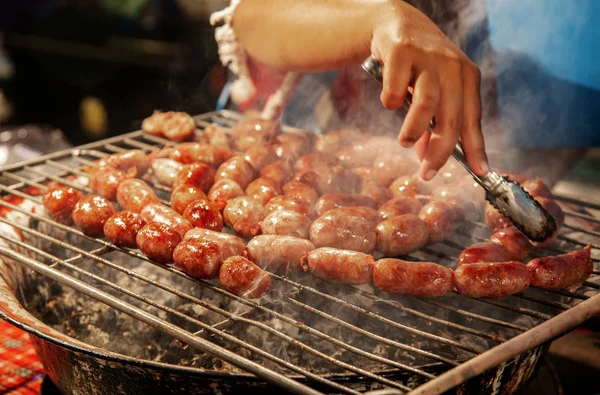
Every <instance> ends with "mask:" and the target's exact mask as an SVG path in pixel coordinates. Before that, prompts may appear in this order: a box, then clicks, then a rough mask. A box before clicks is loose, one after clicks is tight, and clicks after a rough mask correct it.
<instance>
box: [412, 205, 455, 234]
mask: <svg viewBox="0 0 600 395" xmlns="http://www.w3.org/2000/svg"><path fill="white" fill-rule="evenodd" d="M453 216H454V212H453V210H452V207H450V206H449V205H448V204H446V203H444V202H436V201H433V202H430V203H427V204H426V205H425V206H423V208H422V209H421V211H420V212H419V217H420V218H421V219H422V220H423V221H425V224H427V227H428V228H429V242H430V243H438V242H440V241H442V240H446V238H447V237H448V236H450V233H451V232H452V229H453Z"/></svg>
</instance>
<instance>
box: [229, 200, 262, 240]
mask: <svg viewBox="0 0 600 395" xmlns="http://www.w3.org/2000/svg"><path fill="white" fill-rule="evenodd" d="M266 216H267V211H266V210H265V208H264V207H263V206H262V205H261V204H260V203H259V202H258V201H257V200H256V199H254V198H251V197H249V196H240V197H236V198H235V199H232V200H230V201H229V203H227V206H225V209H224V210H223V218H224V219H225V223H226V224H227V226H229V227H230V228H231V229H233V230H234V231H235V232H236V233H237V234H238V235H240V236H241V237H243V238H245V239H250V238H252V236H255V235H257V234H258V232H260V222H261V221H262V220H263V219H264V218H265V217H266Z"/></svg>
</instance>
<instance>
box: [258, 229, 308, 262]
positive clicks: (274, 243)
mask: <svg viewBox="0 0 600 395" xmlns="http://www.w3.org/2000/svg"><path fill="white" fill-rule="evenodd" d="M247 248H248V258H249V259H250V260H251V261H252V262H254V263H256V264H257V265H258V266H260V267H261V268H263V269H267V270H300V269H301V260H302V257H304V256H305V255H306V254H308V253H309V252H310V251H312V250H314V249H315V246H314V245H313V244H312V243H311V242H310V241H308V240H305V239H300V238H297V237H293V236H278V235H264V234H263V235H260V236H256V237H254V238H253V239H252V240H250V241H249V242H248V246H247Z"/></svg>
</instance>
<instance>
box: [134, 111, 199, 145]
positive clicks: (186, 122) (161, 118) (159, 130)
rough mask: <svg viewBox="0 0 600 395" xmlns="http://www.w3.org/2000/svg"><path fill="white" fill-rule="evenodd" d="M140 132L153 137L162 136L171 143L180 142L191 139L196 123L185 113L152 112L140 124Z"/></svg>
mask: <svg viewBox="0 0 600 395" xmlns="http://www.w3.org/2000/svg"><path fill="white" fill-rule="evenodd" d="M142 130H143V131H144V132H146V133H150V134H152V135H155V136H164V137H166V138H168V139H169V140H171V141H176V142H180V141H186V140H189V139H191V138H192V137H193V135H194V131H195V130H196V122H194V118H192V117H191V116H190V115H189V114H186V113H185V112H175V111H168V112H161V111H154V113H153V114H152V115H151V116H150V117H148V118H146V119H144V121H143V122H142Z"/></svg>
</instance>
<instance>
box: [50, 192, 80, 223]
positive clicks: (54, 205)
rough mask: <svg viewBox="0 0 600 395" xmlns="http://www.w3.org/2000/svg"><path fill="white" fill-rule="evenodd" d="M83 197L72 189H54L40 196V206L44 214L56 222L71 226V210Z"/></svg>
mask: <svg viewBox="0 0 600 395" xmlns="http://www.w3.org/2000/svg"><path fill="white" fill-rule="evenodd" d="M82 197H83V195H82V194H81V192H79V191H78V190H77V189H75V188H72V187H56V188H52V189H50V190H49V191H48V192H46V193H45V194H44V195H43V196H42V204H43V205H44V208H45V209H46V212H47V213H48V215H49V216H50V218H52V219H53V220H55V221H56V222H60V223H61V224H65V225H71V224H73V209H74V208H75V205H76V204H77V202H78V201H79V200H81V198H82Z"/></svg>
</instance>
